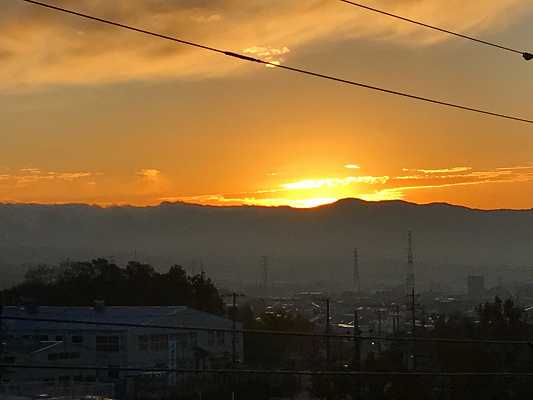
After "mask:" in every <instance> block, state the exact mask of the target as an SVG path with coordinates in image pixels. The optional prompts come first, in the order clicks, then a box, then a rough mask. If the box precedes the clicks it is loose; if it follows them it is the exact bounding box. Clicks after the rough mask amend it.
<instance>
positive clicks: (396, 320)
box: [392, 304, 400, 335]
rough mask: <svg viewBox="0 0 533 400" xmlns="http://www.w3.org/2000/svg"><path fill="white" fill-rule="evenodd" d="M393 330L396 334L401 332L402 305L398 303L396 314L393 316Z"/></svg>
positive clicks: (395, 308) (395, 309)
mask: <svg viewBox="0 0 533 400" xmlns="http://www.w3.org/2000/svg"><path fill="white" fill-rule="evenodd" d="M392 326H393V328H392V330H393V333H394V335H399V334H400V305H399V304H396V306H395V307H394V314H393V316H392Z"/></svg>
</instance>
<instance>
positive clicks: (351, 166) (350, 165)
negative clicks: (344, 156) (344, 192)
mask: <svg viewBox="0 0 533 400" xmlns="http://www.w3.org/2000/svg"><path fill="white" fill-rule="evenodd" d="M344 168H346V169H360V168H361V167H360V166H359V165H357V164H346V165H345V166H344Z"/></svg>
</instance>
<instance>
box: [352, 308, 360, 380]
mask: <svg viewBox="0 0 533 400" xmlns="http://www.w3.org/2000/svg"><path fill="white" fill-rule="evenodd" d="M360 334H361V331H360V330H359V313H358V312H357V310H354V312H353V366H354V370H356V371H359V370H360V369H361V341H360V340H359V335H360Z"/></svg>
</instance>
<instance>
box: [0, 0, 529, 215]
mask: <svg viewBox="0 0 533 400" xmlns="http://www.w3.org/2000/svg"><path fill="white" fill-rule="evenodd" d="M49 2H50V3H54V4H60V5H66V6H68V7H76V9H77V10H80V11H84V12H89V13H91V14H95V15H99V16H102V17H109V18H113V19H115V20H120V21H123V22H126V23H131V24H135V25H138V26H142V27H146V28H148V29H153V30H157V31H159V32H163V33H168V34H173V35H177V36H180V37H183V38H185V39H188V40H193V41H198V42H201V43H205V44H208V45H213V46H217V47H220V48H224V49H228V50H233V51H240V52H245V53H247V54H250V55H254V56H260V57H263V58H266V59H269V60H272V61H279V62H281V63H284V64H287V65H293V66H302V67H305V68H307V69H312V70H315V71H319V72H323V73H329V74H333V75H336V76H341V77H345V78H348V79H353V80H357V81H361V82H367V83H370V84H375V85H379V86H383V87H390V88H392V89H395V90H405V91H411V92H414V93H416V94H420V95H424V96H429V97H434V98H440V99H445V100H449V101H453V102H458V103H463V104H468V105H473V106H478V107H481V108H485V109H490V110H494V111H499V112H504V113H508V114H513V115H519V116H523V117H526V118H531V117H532V116H533V102H532V101H531V100H530V98H531V93H533V79H532V78H531V77H532V76H533V75H532V73H533V69H532V68H533V64H531V62H530V63H526V62H525V61H523V60H522V59H521V58H520V57H519V56H518V55H517V56H514V55H512V54H510V53H509V54H506V53H503V52H500V51H497V50H493V49H491V48H487V47H482V46H478V45H475V44H473V43H471V42H465V41H462V40H459V39H453V38H449V37H447V36H443V35H441V34H437V33H434V32H431V31H427V30H424V29H420V28H418V27H415V26H413V25H410V24H405V23H402V22H398V21H393V20H390V19H388V18H386V17H382V16H378V15H374V14H370V13H368V12H364V11H362V10H359V9H357V8H353V7H348V6H346V5H343V4H341V3H340V2H336V1H334V0H310V1H306V2H297V1H286V0H269V1H264V0H261V1H259V0H257V1H255V0H252V1H249V2H242V1H236V0H225V1H222V0H215V1H209V2H196V1H181V2H175V3H174V2H166V1H161V0H127V1H126V0H117V1H113V2H109V1H104V0H82V1H77V2H75V4H73V3H72V2H68V1H59V0H55V1H52V0H49ZM368 4H370V5H374V6H378V7H381V8H384V9H387V10H390V11H393V12H398V13H401V14H404V15H407V16H410V17H413V18H418V19H423V20H425V21H427V22H430V23H434V24H437V25H440V26H445V27H448V28H451V29H456V30H459V31H461V32H467V33H469V34H472V35H477V36H480V37H483V38H486V39H488V40H494V41H498V42H502V43H506V44H509V45H511V46H513V47H517V48H520V49H521V48H524V49H529V50H531V47H529V48H528V45H530V43H528V39H529V38H531V37H533V24H532V23H531V22H532V19H533V13H532V12H533V5H525V4H524V2H522V1H520V0H501V1H497V2H496V1H493V2H486V1H481V0H475V1H471V2H468V3H467V4H465V2H464V1H459V0H446V1H445V0H426V1H424V2H415V1H410V0H405V1H399V0H396V1H394V0H388V1H386V0H382V1H369V2H368ZM3 7H4V9H5V10H4V11H5V12H3V13H2V15H0V30H1V31H2V32H3V33H2V36H1V37H0V60H1V61H2V68H1V69H0V121H1V122H2V124H1V129H0V138H1V139H2V146H0V201H6V202H43V203H56V202H57V203H67V202H87V203H98V204H136V205H146V204H158V203H160V202H161V201H175V200H180V201H191V202H200V203H205V204H216V205H230V204H261V205H285V204H288V205H292V206H296V207H308V206H313V205H318V204H323V203H326V202H331V201H335V200H336V199H339V198H344V197H360V198H363V199H367V200H382V199H404V200H409V201H414V202H420V203H426V202H434V201H439V202H450V203H455V204H462V205H466V206H471V207H478V208H531V207H533V196H532V194H533V154H532V153H531V149H533V128H532V127H531V126H528V125H526V124H521V123H517V122H512V121H505V120H499V119H496V118H490V117H483V116H480V115H475V114H468V113H465V112H461V111H457V110H449V109H443V108H440V107H437V106H434V105H429V104H421V103H416V102H411V101H406V100H404V99H399V98H394V97H389V96H386V95H384V94H378V93H374V92H369V91H366V90H364V89H358V88H352V87H345V86H342V85H338V84H334V83H331V82H327V81H321V80H318V79H312V78H308V77H303V76H299V75H294V74H291V73H289V72H286V71H282V70H278V69H275V68H264V67H261V66H259V65H249V64H247V63H243V62H239V61H237V60H231V59H228V58H226V57H223V56H219V55H212V54H205V53H202V52H201V51H197V50H194V49H192V50H191V49H189V48H183V47H180V46H176V45H173V44H168V43H166V42H164V41H158V40H156V39H154V38H145V37H143V36H141V35H139V34H135V33H131V32H122V31H119V30H116V29H113V28H108V27H103V26H100V25H97V24H95V23H92V22H87V21H83V20H79V19H77V18H74V17H69V16H62V15H57V14H53V13H50V12H48V11H43V10H39V9H35V8H33V7H31V6H28V5H26V4H24V3H22V2H20V1H18V0H9V1H6V4H5V5H3Z"/></svg>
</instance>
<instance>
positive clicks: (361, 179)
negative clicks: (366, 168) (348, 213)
mask: <svg viewBox="0 0 533 400" xmlns="http://www.w3.org/2000/svg"><path fill="white" fill-rule="evenodd" d="M388 180H389V177H388V176H348V177H345V178H323V179H304V180H301V181H296V182H289V183H284V184H282V185H281V187H282V188H283V189H286V190H302V189H320V188H323V187H328V188H333V187H337V186H348V185H352V184H355V183H366V184H369V185H375V184H385V183H387V181H388Z"/></svg>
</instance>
